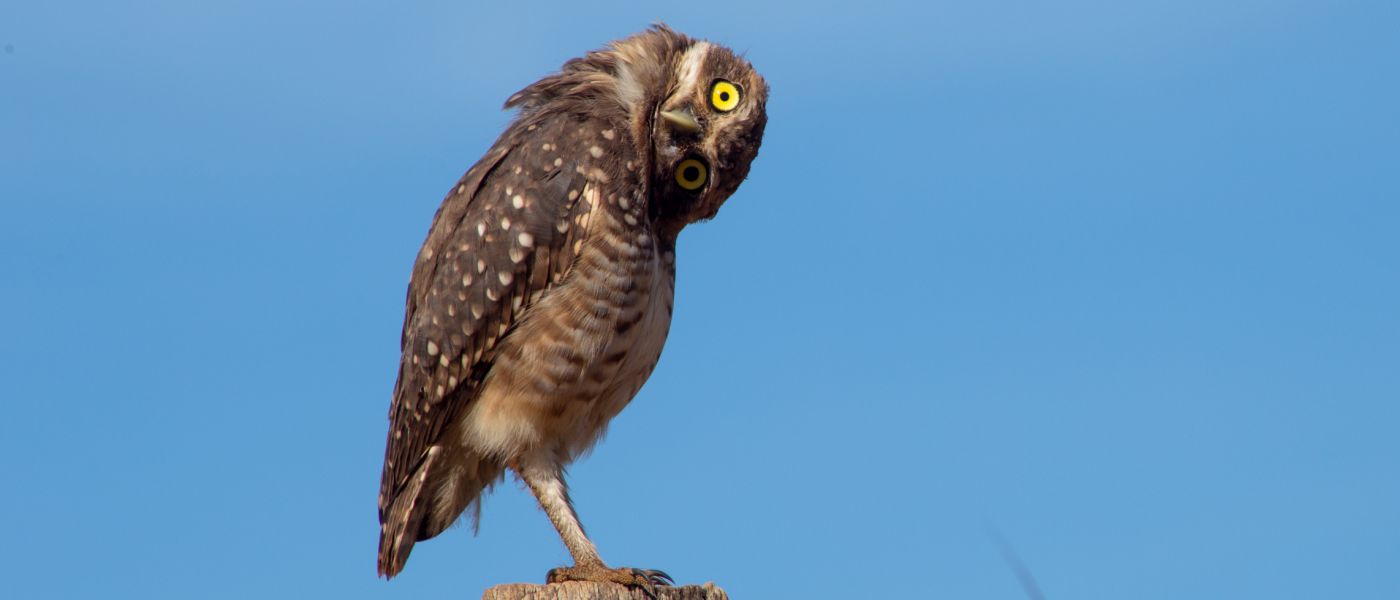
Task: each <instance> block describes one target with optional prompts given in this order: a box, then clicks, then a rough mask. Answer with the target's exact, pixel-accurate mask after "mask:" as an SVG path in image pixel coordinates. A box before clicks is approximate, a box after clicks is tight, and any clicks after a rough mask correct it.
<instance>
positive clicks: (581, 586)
mask: <svg viewBox="0 0 1400 600" xmlns="http://www.w3.org/2000/svg"><path fill="white" fill-rule="evenodd" d="M481 600H648V599H647V595H646V593H645V592H643V591H642V590H639V589H629V588H626V587H623V586H620V585H617V584H615V583H593V582H591V581H567V582H564V583H551V584H548V585H538V584H533V583H510V584H506V585H498V586H496V587H493V588H491V589H489V590H486V593H485V594H482V595H481ZM656 600H729V595H728V594H725V593H724V590H722V589H720V588H719V586H717V585H715V584H713V583H707V584H705V585H682V586H667V585H663V586H657V588H656Z"/></svg>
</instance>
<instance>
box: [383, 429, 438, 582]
mask: <svg viewBox="0 0 1400 600" xmlns="http://www.w3.org/2000/svg"><path fill="white" fill-rule="evenodd" d="M441 453H442V447H441V446H433V447H431V448H429V449H428V452H427V456H426V457H424V458H423V463H422V464H420V465H418V470H416V471H414V472H413V476H412V477H410V478H408V481H407V482H405V484H404V486H403V488H402V489H400V490H399V492H398V493H397V494H394V500H393V502H391V503H390V504H389V507H388V509H387V510H385V511H384V513H383V514H382V515H380V518H379V521H380V525H379V575H380V576H381V577H383V578H385V579H393V578H394V576H395V575H398V574H399V571H402V570H403V565H404V563H405V562H408V553H409V552H412V551H413V544H414V543H415V542H417V541H418V539H419V532H420V531H422V529H423V518H424V517H425V516H426V515H427V514H428V505H429V502H428V501H427V500H428V499H427V498H425V497H423V484H424V482H426V481H427V480H428V474H429V473H430V472H431V470H432V467H433V463H435V462H437V458H438V456H439V455H440V454H441Z"/></svg>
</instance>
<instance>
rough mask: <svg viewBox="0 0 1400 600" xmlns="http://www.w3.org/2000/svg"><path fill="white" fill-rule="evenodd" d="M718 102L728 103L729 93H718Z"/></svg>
mask: <svg viewBox="0 0 1400 600" xmlns="http://www.w3.org/2000/svg"><path fill="white" fill-rule="evenodd" d="M719 101H720V102H728V101H729V92H720V93H719Z"/></svg>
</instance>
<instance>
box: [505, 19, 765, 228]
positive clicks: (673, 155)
mask: <svg viewBox="0 0 1400 600" xmlns="http://www.w3.org/2000/svg"><path fill="white" fill-rule="evenodd" d="M767 99H768V85H767V83H765V82H764V80H763V77H762V76H760V75H759V74H758V72H756V71H754V69H753V66H752V65H750V64H749V63H748V61H746V60H744V59H743V58H740V57H739V56H738V55H736V54H734V52H733V51H731V50H730V49H728V48H725V47H723V46H720V45H718V44H714V43H711V42H707V41H704V40H697V39H694V38H691V37H688V36H686V35H684V34H681V33H678V32H676V31H674V30H672V29H670V28H669V27H667V26H665V25H660V24H658V25H655V26H653V27H651V28H650V29H648V30H646V31H644V32H642V33H639V34H636V35H633V36H631V37H628V38H625V39H622V40H619V41H616V42H613V43H612V44H610V45H609V46H608V47H606V48H604V49H602V50H597V51H594V52H590V53H588V54H587V55H585V56H584V57H582V58H576V59H573V60H570V61H569V62H567V63H565V64H564V66H563V68H562V69H561V70H560V72H559V73H558V74H555V75H552V76H550V77H546V78H544V79H542V80H540V81H538V82H536V83H534V84H533V85H531V86H529V87H527V88H525V89H524V90H521V91H520V92H519V93H517V94H515V95H514V96H512V97H511V98H510V100H509V101H507V102H506V106H507V107H520V108H521V109H522V116H523V117H526V119H525V120H527V121H528V120H529V117H530V116H531V115H532V114H536V113H541V112H545V111H565V112H570V113H572V114H575V115H578V116H579V117H580V118H602V119H609V120H615V121H621V122H625V123H626V124H627V127H626V130H627V131H628V132H629V133H630V135H629V136H628V139H626V140H623V139H619V140H618V142H619V143H629V144H631V145H632V146H633V147H632V148H630V150H631V154H633V155H635V156H638V157H641V159H642V161H641V162H642V163H643V164H644V168H645V170H646V177H647V180H648V189H649V194H648V198H647V201H648V213H649V215H650V217H651V219H652V222H653V226H654V227H656V228H657V230H658V231H659V232H661V233H662V234H663V235H664V234H667V233H669V234H672V235H674V234H675V233H678V232H679V231H680V229H681V228H683V227H684V226H685V225H687V224H689V223H693V222H695V221H700V220H704V219H709V218H712V217H714V216H715V214H716V213H717V212H718V211H719V207H720V206H721V205H723V204H724V201H725V200H726V199H728V198H729V196H730V195H732V194H733V193H734V191H735V190H737V189H738V188H739V184H740V183H742V182H743V181H744V178H745V177H747V176H748V173H749V164H750V163H751V162H752V161H753V159H754V157H756V156H757V155H758V147H759V144H760V143H761V142H762V140H763V128H764V125H765V124H766V123H767V121H768V116H767V113H766V112H765V108H764V107H765V103H766V102H767Z"/></svg>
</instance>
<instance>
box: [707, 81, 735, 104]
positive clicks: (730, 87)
mask: <svg viewBox="0 0 1400 600" xmlns="http://www.w3.org/2000/svg"><path fill="white" fill-rule="evenodd" d="M710 105H711V106H713V107H715V110H718V111H720V112H729V111H731V110H734V107H736V106H739V86H737V85H734V84H732V83H729V82H728V81H725V80H723V79H721V80H719V81H716V82H715V85H714V86H713V87H711V88H710Z"/></svg>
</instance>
